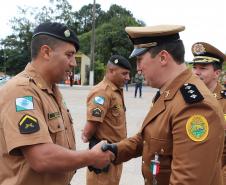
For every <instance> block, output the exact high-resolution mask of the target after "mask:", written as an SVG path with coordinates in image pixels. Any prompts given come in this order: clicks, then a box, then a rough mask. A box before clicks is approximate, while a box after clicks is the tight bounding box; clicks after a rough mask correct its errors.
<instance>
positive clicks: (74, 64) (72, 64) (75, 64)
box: [70, 58, 77, 67]
mask: <svg viewBox="0 0 226 185" xmlns="http://www.w3.org/2000/svg"><path fill="white" fill-rule="evenodd" d="M70 66H72V67H76V66H77V62H76V59H75V58H73V59H72V60H71V61H70Z"/></svg>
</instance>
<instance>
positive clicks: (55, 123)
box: [47, 119, 65, 145]
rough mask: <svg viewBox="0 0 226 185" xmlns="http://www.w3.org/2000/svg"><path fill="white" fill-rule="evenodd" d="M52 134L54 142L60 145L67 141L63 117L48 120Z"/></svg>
mask: <svg viewBox="0 0 226 185" xmlns="http://www.w3.org/2000/svg"><path fill="white" fill-rule="evenodd" d="M47 125H48V128H49V132H50V136H51V138H52V140H53V143H57V144H59V145H63V143H64V142H65V141H64V140H65V137H64V130H65V128H64V124H63V120H62V119H55V120H49V121H48V122H47Z"/></svg>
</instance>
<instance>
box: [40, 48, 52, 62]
mask: <svg viewBox="0 0 226 185" xmlns="http://www.w3.org/2000/svg"><path fill="white" fill-rule="evenodd" d="M51 52H52V49H51V48H50V47H49V46H48V45H43V46H41V48H40V55H41V56H42V57H43V58H45V59H49V58H50V55H51Z"/></svg>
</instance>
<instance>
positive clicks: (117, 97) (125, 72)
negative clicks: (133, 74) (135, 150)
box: [82, 55, 131, 185]
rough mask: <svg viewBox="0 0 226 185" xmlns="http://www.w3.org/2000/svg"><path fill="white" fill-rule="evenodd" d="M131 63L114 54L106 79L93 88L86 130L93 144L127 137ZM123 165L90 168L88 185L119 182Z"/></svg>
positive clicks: (117, 183) (88, 140) (89, 97)
mask: <svg viewBox="0 0 226 185" xmlns="http://www.w3.org/2000/svg"><path fill="white" fill-rule="evenodd" d="M130 70H131V65H130V63H129V61H128V60H127V59H126V58H124V57H122V56H120V55H113V56H111V57H110V59H109V61H108V63H107V67H106V74H105V77H104V79H103V80H102V81H101V82H100V83H99V84H97V85H96V86H94V87H93V89H92V90H91V91H90V93H89V95H88V98H87V122H86V125H85V128H84V130H83V133H82V139H83V141H84V142H89V146H90V147H92V146H94V145H95V144H97V143H98V142H99V141H101V140H107V141H108V142H109V143H114V142H119V141H121V140H123V139H125V138H126V133H127V131H126V115H125V110H126V108H125V104H124V96H123V88H122V87H123V86H124V84H125V82H126V81H128V80H129V79H130V76H129V75H130ZM121 173H122V164H119V165H114V164H111V165H110V166H109V167H108V168H107V169H104V170H102V171H101V170H98V169H93V168H89V170H88V172H87V183H86V185H102V184H111V185H119V181H120V177H121Z"/></svg>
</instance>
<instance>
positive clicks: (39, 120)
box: [1, 86, 52, 154]
mask: <svg viewBox="0 0 226 185" xmlns="http://www.w3.org/2000/svg"><path fill="white" fill-rule="evenodd" d="M15 91H16V92H17V93H16V95H15V93H9V95H8V96H10V98H8V101H7V102H5V103H4V107H1V108H2V111H1V113H2V115H1V122H2V125H3V133H4V137H5V142H6V148H7V151H8V153H10V154H20V150H19V148H20V147H22V146H27V145H34V144H40V143H52V139H51V137H50V135H49V131H48V126H47V124H46V121H45V118H44V115H43V114H44V113H43V108H42V103H43V102H41V100H40V98H39V95H38V94H37V92H35V90H34V89H32V87H30V86H18V87H17V88H16V89H15Z"/></svg>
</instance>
